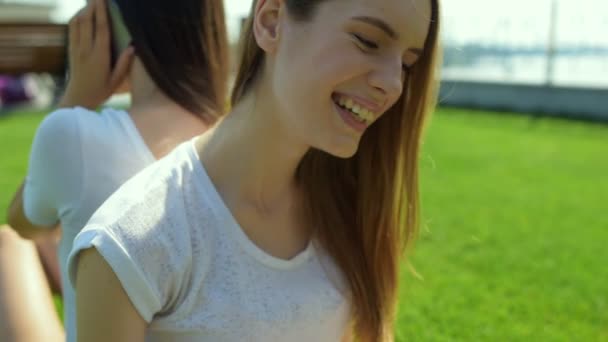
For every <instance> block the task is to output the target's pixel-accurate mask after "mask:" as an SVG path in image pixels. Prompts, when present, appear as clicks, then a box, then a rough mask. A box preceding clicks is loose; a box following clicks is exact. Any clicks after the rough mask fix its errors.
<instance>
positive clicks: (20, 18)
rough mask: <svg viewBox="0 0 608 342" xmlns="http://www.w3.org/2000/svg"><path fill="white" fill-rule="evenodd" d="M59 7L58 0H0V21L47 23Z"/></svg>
mask: <svg viewBox="0 0 608 342" xmlns="http://www.w3.org/2000/svg"><path fill="white" fill-rule="evenodd" d="M56 8H57V0H0V23H7V22H9V23H13V22H30V23H47V22H50V21H51V20H52V13H53V11H55V9H56Z"/></svg>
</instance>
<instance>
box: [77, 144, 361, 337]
mask: <svg viewBox="0 0 608 342" xmlns="http://www.w3.org/2000/svg"><path fill="white" fill-rule="evenodd" d="M91 246H94V247H96V248H97V249H98V250H99V252H100V254H101V255H102V256H103V257H104V258H105V260H106V261H107V262H108V263H109V265H110V266H111V267H112V269H113V270H114V272H115V273H116V275H117V276H118V278H119V280H120V282H121V283H122V286H123V287H124V289H125V291H126V293H127V294H128V295H129V298H130V299H131V302H132V303H133V304H134V306H135V308H136V309H137V311H138V312H139V313H140V315H141V316H142V317H143V318H144V319H145V320H146V321H147V322H148V323H149V326H148V331H147V338H146V341H154V342H161V341H162V342H165V341H172V342H182V341H339V340H340V338H341V336H342V335H343V333H344V329H345V327H346V323H347V320H348V312H349V305H348V303H347V300H346V296H345V294H344V293H343V291H342V290H343V285H341V284H343V282H341V281H340V280H339V279H340V277H339V276H338V274H339V272H337V271H336V269H335V266H334V265H333V264H332V263H331V262H330V260H329V258H327V257H326V255H325V254H324V253H322V252H321V250H319V249H318V248H317V247H315V245H314V244H313V243H311V244H309V246H308V247H307V249H306V250H304V251H303V252H302V253H300V254H299V255H297V256H296V257H295V258H293V259H291V260H283V259H278V258H275V257H273V256H270V255H269V254H267V253H265V252H264V251H262V250H261V249H259V248H258V247H257V246H256V245H255V244H253V243H252V242H251V240H249V239H248V237H247V236H246V235H245V233H244V232H243V230H242V229H241V228H240V227H239V225H238V223H237V222H236V220H235V219H234V217H233V216H232V214H231V213H230V211H229V210H228V208H227V207H226V206H225V204H224V203H223V201H222V199H221V197H220V195H219V194H218V192H217V191H216V189H215V187H214V186H213V184H212V182H211V180H210V179H209V177H208V176H207V174H206V172H205V170H204V168H203V165H202V164H201V162H200V160H199V159H198V155H197V153H196V150H195V148H194V140H192V141H189V142H187V143H184V144H182V145H180V146H179V147H178V148H176V149H175V150H174V151H173V152H172V153H171V154H169V155H168V156H167V157H165V158H163V159H162V160H160V161H159V162H157V163H155V164H153V165H151V166H150V167H148V168H147V169H145V170H144V171H142V172H141V173H140V174H139V175H137V176H136V177H134V178H133V179H131V180H130V181H129V182H127V183H126V184H125V185H124V186H122V187H121V188H120V189H119V190H118V191H117V192H116V193H115V194H114V195H112V196H111V197H110V199H109V200H108V201H107V202H106V203H105V204H104V205H103V206H102V207H101V208H100V209H99V210H98V211H97V212H96V213H95V214H94V215H93V217H92V219H91V220H90V221H89V223H88V225H87V226H86V227H85V228H84V229H83V230H82V232H81V233H80V234H78V236H77V237H76V239H75V241H74V247H73V250H72V252H71V254H70V257H69V260H68V267H69V275H70V280H71V281H72V283H74V279H75V275H76V274H75V271H76V270H75V260H76V258H77V256H78V252H79V251H81V250H83V249H86V248H89V247H91Z"/></svg>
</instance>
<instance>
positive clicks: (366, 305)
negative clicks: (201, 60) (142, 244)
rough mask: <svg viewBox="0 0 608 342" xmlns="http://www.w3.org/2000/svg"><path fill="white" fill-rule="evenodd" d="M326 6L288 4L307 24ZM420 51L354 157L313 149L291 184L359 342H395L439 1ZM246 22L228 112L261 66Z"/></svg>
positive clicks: (433, 91) (431, 90)
mask: <svg viewBox="0 0 608 342" xmlns="http://www.w3.org/2000/svg"><path fill="white" fill-rule="evenodd" d="M323 1H327V0H286V4H287V8H288V13H289V14H290V15H291V17H292V18H294V19H296V20H301V21H304V20H309V19H311V17H312V16H313V15H314V10H315V9H316V8H317V6H318V5H319V4H320V3H321V2H323ZM430 1H431V2H432V16H431V20H432V22H431V24H430V29H429V33H428V36H427V39H426V42H425V46H424V51H423V54H422V56H421V57H420V59H419V60H418V62H417V63H416V64H415V65H414V66H413V67H412V68H411V70H410V71H409V74H408V76H407V78H406V84H404V91H403V94H402V95H401V97H400V98H399V100H398V101H397V103H396V104H395V105H394V106H393V107H392V108H391V109H389V110H388V111H387V112H386V113H385V114H384V115H383V116H382V117H381V118H380V119H378V121H377V122H375V123H374V124H373V125H372V126H371V127H369V128H368V130H367V131H366V132H365V134H364V135H363V137H362V139H361V142H360V144H359V150H358V152H357V153H356V155H355V156H354V157H352V158H350V159H340V158H337V157H334V156H331V155H329V154H328V153H325V152H322V151H319V150H315V149H311V150H310V151H309V152H308V153H307V154H306V155H305V157H304V159H303V160H302V161H301V163H300V165H299V167H298V170H297V173H296V177H297V180H298V183H299V184H300V185H301V188H302V189H303V191H304V196H305V198H304V201H305V203H306V209H307V211H308V212H307V213H308V217H310V218H311V223H312V225H313V227H316V229H317V230H316V231H315V238H316V239H317V241H318V242H319V243H320V244H321V246H322V247H323V248H324V249H325V250H326V251H327V253H328V254H329V255H330V256H331V257H332V258H333V260H334V261H335V262H336V264H337V265H338V266H339V267H340V269H341V271H342V273H343V274H344V276H345V279H346V281H347V284H348V285H349V289H350V296H351V304H352V308H353V311H352V315H353V316H352V320H353V327H354V332H355V335H356V336H357V337H358V338H359V339H360V340H363V341H385V340H389V339H392V338H393V323H394V320H395V309H396V302H397V292H398V280H399V261H400V259H401V258H402V256H403V253H404V251H405V250H406V248H407V247H409V246H410V245H411V243H412V242H413V240H414V238H415V236H416V233H417V230H418V224H419V192H418V158H419V149H420V144H421V138H422V132H423V130H424V126H425V122H426V121H427V119H428V117H429V116H430V114H431V112H432V110H433V108H434V105H435V102H436V95H437V85H438V82H437V78H436V77H437V75H438V73H437V71H438V64H439V60H440V48H439V40H438V35H439V0H430ZM256 2H257V0H256V1H254V4H253V7H252V15H251V16H250V18H249V22H248V23H247V24H246V26H245V30H244V32H243V36H242V39H243V41H242V42H241V44H242V45H241V49H242V51H241V54H242V55H241V61H240V68H239V70H238V73H237V76H236V81H235V87H234V90H233V93H232V104H233V105H235V104H236V103H237V102H238V101H239V100H240V99H241V98H242V97H243V96H244V95H245V93H246V92H247V91H248V90H249V89H250V88H251V86H252V83H253V82H254V81H255V79H256V76H257V73H258V72H259V70H260V69H261V64H262V62H263V59H264V53H263V50H262V49H260V48H259V47H258V45H257V43H256V41H255V38H254V35H253V30H252V25H253V9H254V8H255V6H256Z"/></svg>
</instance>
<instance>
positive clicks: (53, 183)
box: [23, 108, 85, 226]
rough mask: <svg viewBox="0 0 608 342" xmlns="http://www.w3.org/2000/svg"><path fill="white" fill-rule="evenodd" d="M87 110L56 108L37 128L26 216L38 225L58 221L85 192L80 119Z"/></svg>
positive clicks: (25, 201) (26, 190)
mask: <svg viewBox="0 0 608 342" xmlns="http://www.w3.org/2000/svg"><path fill="white" fill-rule="evenodd" d="M83 110H85V109H80V108H74V109H61V110H58V111H55V112H53V113H51V114H49V115H48V116H47V117H46V118H45V119H44V120H43V121H42V123H41V124H40V126H39V127H38V130H37V131H36V135H35V136H34V141H33V144H32V149H31V152H30V156H29V165H28V172H27V176H26V179H25V186H24V190H23V207H24V212H25V216H26V217H27V219H28V220H29V221H30V222H32V223H34V224H36V225H41V226H51V225H54V224H56V223H57V222H58V221H59V218H60V216H61V213H62V211H63V210H65V209H66V208H68V207H69V206H70V205H71V204H73V203H74V202H76V201H77V200H78V197H79V196H80V195H81V189H82V179H83V176H82V156H81V147H80V145H81V142H80V132H79V122H78V120H79V117H80V116H81V115H82V113H80V112H81V111H83Z"/></svg>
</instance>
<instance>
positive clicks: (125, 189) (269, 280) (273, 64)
mask: <svg viewBox="0 0 608 342" xmlns="http://www.w3.org/2000/svg"><path fill="white" fill-rule="evenodd" d="M438 31H439V3H438V1H437V0H352V1H340V0H259V1H254V4H253V7H252V13H251V17H250V20H249V22H248V24H247V27H246V28H245V32H244V36H243V39H244V41H243V44H244V45H242V47H241V48H242V49H243V51H242V59H241V61H240V67H239V71H238V73H237V75H236V82H235V88H234V90H233V94H232V110H231V112H230V113H229V114H228V115H226V116H225V117H223V118H222V119H220V121H219V122H218V123H217V124H216V125H214V126H213V127H212V128H211V129H210V130H209V131H207V132H206V133H204V134H202V135H200V136H199V137H196V138H193V139H192V140H190V141H188V142H185V143H183V144H181V145H180V146H179V147H177V148H176V149H175V150H174V151H173V152H171V154H169V155H168V156H167V157H166V158H164V159H163V160H161V161H159V162H157V163H155V164H154V165H152V166H150V167H149V168H146V170H144V171H142V172H141V173H139V174H138V175H137V176H135V177H134V178H132V179H130V180H129V181H128V182H127V183H125V184H124V185H123V186H122V187H121V188H120V189H119V190H118V191H117V192H115V193H114V194H113V195H112V196H111V197H110V198H109V199H108V200H107V201H106V202H105V203H104V204H103V205H102V206H101V207H100V209H99V210H98V211H97V212H96V213H95V214H94V215H93V217H92V218H91V220H90V221H89V223H88V224H87V226H86V227H85V228H84V229H83V230H82V231H81V232H80V233H79V234H78V236H77V237H76V239H75V241H74V246H73V251H72V252H71V254H70V257H69V260H68V268H69V271H68V272H69V279H70V281H71V282H72V284H73V285H74V286H75V289H76V296H77V303H78V306H77V319H78V323H77V324H78V340H79V341H87V342H95V341H132V342H138V341H139V342H141V341H144V340H147V341H157V342H161V341H163V342H164V341H172V342H180V341H339V340H345V341H350V340H353V339H354V338H357V340H360V341H374V342H375V341H388V340H392V339H393V325H394V320H395V310H396V309H395V307H396V303H397V292H398V278H399V269H400V267H399V266H400V260H401V257H402V252H403V249H404V248H405V247H406V246H409V245H410V243H411V242H412V240H413V238H414V236H415V231H416V227H417V226H418V208H419V204H418V198H419V196H418V171H417V170H418V155H419V148H420V140H421V135H422V131H423V127H424V124H425V122H426V121H427V118H428V116H429V115H430V113H431V112H432V110H433V108H434V104H435V97H436V92H437V85H438V82H437V81H438V80H437V77H436V76H437V75H435V71H436V69H437V67H438V65H437V63H438V60H439V58H438V55H439V51H438V46H437V45H438Z"/></svg>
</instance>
